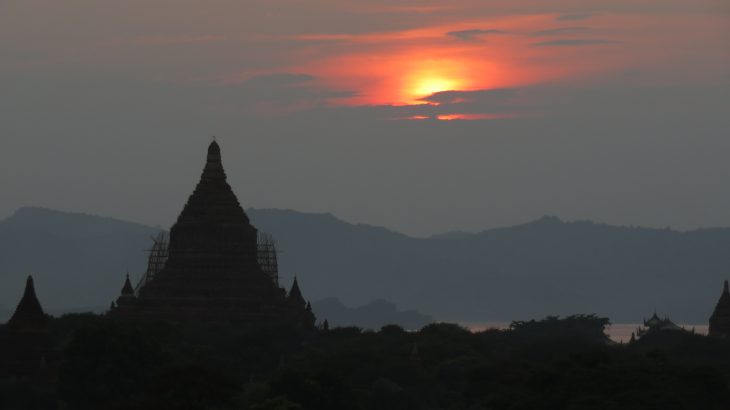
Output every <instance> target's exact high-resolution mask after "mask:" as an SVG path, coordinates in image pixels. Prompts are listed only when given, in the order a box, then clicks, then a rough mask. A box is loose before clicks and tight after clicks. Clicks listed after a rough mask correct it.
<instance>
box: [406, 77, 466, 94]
mask: <svg viewBox="0 0 730 410" xmlns="http://www.w3.org/2000/svg"><path fill="white" fill-rule="evenodd" d="M458 88H459V81H457V80H454V79H450V78H443V77H424V78H419V79H417V80H416V81H415V84H414V86H413V88H412V89H411V90H410V93H409V94H410V95H411V96H412V97H415V98H423V97H428V96H429V95H431V94H434V93H438V92H441V91H451V90H456V89H458Z"/></svg>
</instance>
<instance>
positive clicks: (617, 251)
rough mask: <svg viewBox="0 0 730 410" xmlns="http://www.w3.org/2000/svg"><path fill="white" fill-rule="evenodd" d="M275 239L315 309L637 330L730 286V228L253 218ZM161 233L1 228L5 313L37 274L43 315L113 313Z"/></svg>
mask: <svg viewBox="0 0 730 410" xmlns="http://www.w3.org/2000/svg"><path fill="white" fill-rule="evenodd" d="M247 213H248V215H249V218H250V219H251V222H252V223H253V224H254V225H255V226H257V227H258V228H259V229H260V230H261V231H264V232H268V233H271V234H272V235H273V236H274V238H275V239H276V240H277V242H278V247H279V249H281V250H282V251H283V252H282V253H281V254H280V268H281V269H280V270H281V272H282V274H281V276H282V283H283V284H285V285H288V284H289V283H291V280H292V278H293V276H294V275H295V274H296V275H298V276H299V277H301V278H302V279H303V281H302V282H301V283H300V285H301V286H302V292H304V294H306V295H307V297H308V298H309V299H310V300H312V301H316V300H320V299H324V298H327V297H337V298H338V299H340V300H341V301H342V302H343V303H345V304H346V305H349V306H358V305H363V304H366V303H369V302H371V301H372V300H375V299H378V298H382V299H386V300H388V301H391V302H394V303H395V304H396V305H397V306H398V308H400V309H415V310H417V311H420V312H422V313H426V314H430V315H432V316H434V317H435V318H436V319H439V320H463V321H497V320H513V319H527V318H535V317H543V316H545V315H548V314H560V315H566V314H571V313H597V314H601V315H606V316H609V317H610V318H611V319H612V320H613V321H615V322H637V321H639V320H641V319H642V317H643V316H646V315H648V314H649V313H651V312H652V311H653V310H654V309H657V310H658V311H659V312H660V313H663V314H668V315H670V316H672V318H673V319H674V320H675V321H678V322H686V323H706V322H707V319H708V318H709V315H710V314H711V312H712V309H713V308H714V306H715V304H716V302H717V298H718V297H719V295H720V291H721V287H722V283H723V280H724V279H726V278H728V277H730V268H729V267H728V266H730V263H728V262H730V261H729V260H728V259H730V258H729V257H728V250H729V249H730V229H728V228H715V229H702V230H696V231H689V232H678V231H673V230H668V229H647V228H635V227H616V226H609V225H603V224H597V223H592V222H588V221H577V222H565V221H561V220H560V219H558V218H555V217H544V218H541V219H539V220H537V221H533V222H530V223H526V224H522V225H517V226H513V227H507V228H499V229H492V230H487V231H484V232H480V233H464V232H460V233H458V234H447V235H438V236H435V237H431V238H412V237H409V236H407V235H403V234H400V233H397V232H394V231H391V230H388V229H385V228H380V227H374V226H369V225H355V224H350V223H347V222H344V221H342V220H339V219H337V218H336V217H334V216H332V215H330V214H308V213H301V212H296V211H290V210H271V209H266V210H264V209H249V210H247ZM157 232H158V228H151V227H146V226H143V225H139V224H134V223H129V222H124V221H119V220H114V219H110V218H99V217H94V216H89V215H83V214H71V213H65V212H58V211H51V210H46V209H39V208H23V209H20V210H18V211H17V212H16V213H15V214H14V215H13V216H11V217H9V218H7V219H5V220H2V221H0V305H5V306H6V307H7V306H14V304H15V303H16V302H17V300H18V298H19V297H20V294H21V293H22V289H23V281H24V279H25V277H26V276H27V274H29V273H31V274H33V275H34V278H36V291H37V293H38V297H39V298H40V299H41V301H42V302H43V304H44V306H48V307H49V308H50V309H51V310H52V309H59V308H61V309H62V308H79V307H85V306H93V307H103V306H108V304H109V302H110V301H111V300H112V299H113V298H115V297H116V296H117V295H118V293H119V289H120V287H121V285H122V283H123V280H124V273H125V271H126V269H129V271H130V273H131V276H132V278H133V280H136V279H137V278H139V276H140V275H141V273H142V272H143V271H144V267H145V263H146V260H145V257H146V254H145V252H144V250H145V249H148V248H149V246H150V244H151V240H150V236H151V235H154V234H155V233H157Z"/></svg>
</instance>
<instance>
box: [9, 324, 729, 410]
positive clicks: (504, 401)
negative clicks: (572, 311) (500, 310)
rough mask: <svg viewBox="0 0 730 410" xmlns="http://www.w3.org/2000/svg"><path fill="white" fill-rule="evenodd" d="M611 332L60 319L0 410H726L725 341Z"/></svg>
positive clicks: (591, 327)
mask: <svg viewBox="0 0 730 410" xmlns="http://www.w3.org/2000/svg"><path fill="white" fill-rule="evenodd" d="M607 323H608V320H607V319H603V318H600V317H595V316H572V317H568V318H564V319H559V318H555V317H550V318H547V319H544V320H541V321H529V322H515V323H513V324H512V327H511V329H508V330H504V331H498V330H490V331H485V332H480V333H471V332H469V331H467V330H465V329H463V328H461V327H459V326H457V325H453V324H431V325H428V326H426V327H424V328H422V329H421V330H420V331H417V332H406V331H404V330H403V329H402V328H400V327H398V326H393V325H391V326H385V327H383V328H382V329H380V330H379V331H377V332H376V331H363V330H361V329H358V328H353V327H346V328H334V329H330V330H320V331H317V332H300V331H299V330H297V329H293V328H290V327H277V326H269V327H250V326H249V327H241V326H233V325H224V324H207V325H176V324H170V323H149V324H141V323H130V322H117V321H112V320H109V319H107V318H105V317H102V316H95V315H67V316H64V317H61V318H59V319H53V320H52V322H51V325H50V326H51V333H50V336H49V337H50V340H51V341H52V346H51V353H50V354H49V356H48V357H49V359H48V360H49V372H50V373H52V374H51V376H50V378H49V380H47V381H46V382H45V383H38V382H37V381H34V382H31V381H29V380H27V379H23V378H14V377H3V378H1V379H0V408H3V409H79V410H83V409H95V410H96V409H252V410H254V409H257V410H264V409H313V410H314V409H317V410H322V409H470V410H471V409H561V410H564V409H621V410H626V409H700V408H701V409H727V408H730V388H729V386H730V384H729V381H730V341H727V340H723V339H716V338H710V337H705V336H700V335H694V334H691V333H689V332H658V333H656V334H649V335H647V336H645V337H643V338H641V339H639V340H638V341H636V342H634V343H631V344H628V345H617V344H614V343H611V342H610V341H609V340H608V339H607V337H606V336H605V334H604V327H605V326H606V324H607ZM0 331H1V329H0Z"/></svg>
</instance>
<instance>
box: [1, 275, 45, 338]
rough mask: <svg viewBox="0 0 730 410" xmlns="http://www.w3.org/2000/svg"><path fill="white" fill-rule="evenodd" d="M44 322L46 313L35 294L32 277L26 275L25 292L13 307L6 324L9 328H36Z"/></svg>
mask: <svg viewBox="0 0 730 410" xmlns="http://www.w3.org/2000/svg"><path fill="white" fill-rule="evenodd" d="M46 322H47V317H46V314H45V313H44V312H43V308H42V307H41V304H40V302H39V301H38V298H37V297H36V294H35V287H34V286H33V277H32V276H30V275H28V279H27V280H26V282H25V292H24V293H23V297H22V298H21V299H20V303H18V307H17V308H15V313H13V316H12V317H11V318H10V320H9V321H8V326H9V327H11V328H37V327H43V326H45V324H46Z"/></svg>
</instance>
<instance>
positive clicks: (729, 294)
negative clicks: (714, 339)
mask: <svg viewBox="0 0 730 410" xmlns="http://www.w3.org/2000/svg"><path fill="white" fill-rule="evenodd" d="M712 316H713V317H719V316H723V317H730V289H728V282H727V281H725V283H724V284H723V287H722V295H720V300H718V301H717V305H716V306H715V311H714V312H712Z"/></svg>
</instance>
